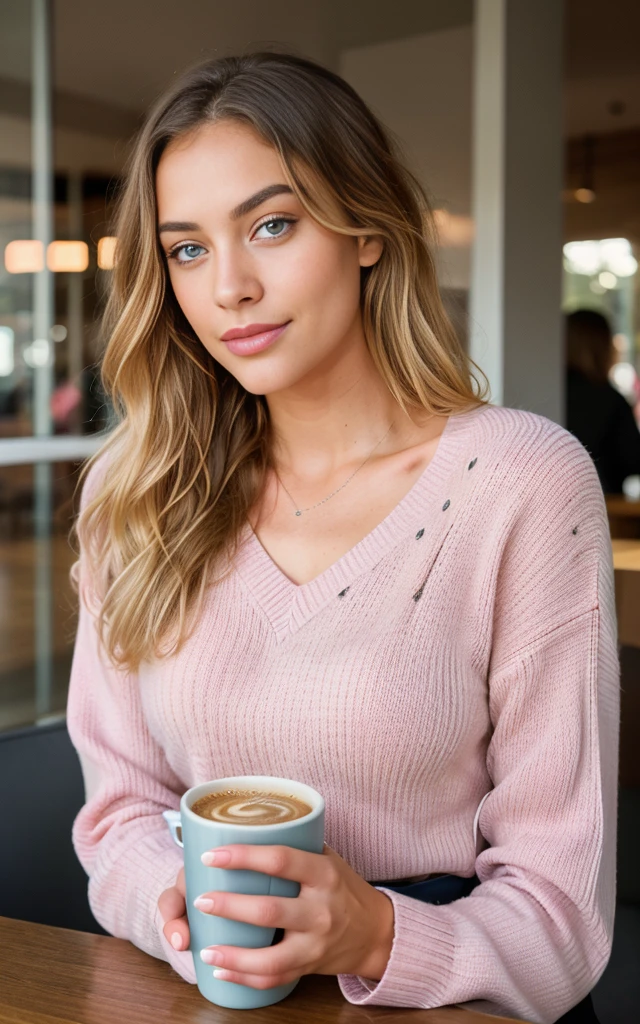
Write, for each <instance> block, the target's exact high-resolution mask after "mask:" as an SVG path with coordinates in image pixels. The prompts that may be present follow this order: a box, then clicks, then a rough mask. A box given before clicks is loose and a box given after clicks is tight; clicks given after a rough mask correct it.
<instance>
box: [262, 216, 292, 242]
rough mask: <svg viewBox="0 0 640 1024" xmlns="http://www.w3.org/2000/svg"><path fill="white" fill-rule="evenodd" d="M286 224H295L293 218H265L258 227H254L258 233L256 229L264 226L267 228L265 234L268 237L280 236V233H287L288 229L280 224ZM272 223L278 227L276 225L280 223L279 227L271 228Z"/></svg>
mask: <svg viewBox="0 0 640 1024" xmlns="http://www.w3.org/2000/svg"><path fill="white" fill-rule="evenodd" d="M287 224H295V218H294V217H271V218H270V220H265V221H263V222H262V224H260V225H259V226H258V228H257V229H256V234H257V233H258V231H262V228H266V229H267V236H268V237H269V238H280V237H281V236H282V235H286V234H288V233H289V230H290V229H288V228H283V227H282V225H287ZM274 225H275V226H276V227H278V225H280V229H279V230H277V231H274V230H272V229H273V227H274ZM263 237H264V236H263Z"/></svg>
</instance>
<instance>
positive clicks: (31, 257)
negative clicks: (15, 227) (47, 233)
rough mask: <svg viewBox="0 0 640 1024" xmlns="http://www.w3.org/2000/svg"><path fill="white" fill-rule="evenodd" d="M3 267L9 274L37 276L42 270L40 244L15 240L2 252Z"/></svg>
mask: <svg viewBox="0 0 640 1024" xmlns="http://www.w3.org/2000/svg"><path fill="white" fill-rule="evenodd" d="M4 265H5V267H6V269H7V270H8V272H9V273H10V274H37V273H38V272H39V271H40V270H44V250H43V246H42V242H38V241H37V240H36V241H33V240H30V241H27V240H26V239H25V240H22V239H20V240H16V241H15V242H9V244H8V246H7V248H6V249H5V250H4Z"/></svg>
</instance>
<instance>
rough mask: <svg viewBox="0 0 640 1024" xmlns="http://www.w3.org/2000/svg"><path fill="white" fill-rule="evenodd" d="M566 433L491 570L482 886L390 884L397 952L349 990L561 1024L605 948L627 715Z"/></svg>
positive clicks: (580, 481)
mask: <svg viewBox="0 0 640 1024" xmlns="http://www.w3.org/2000/svg"><path fill="white" fill-rule="evenodd" d="M561 442H562V443H561V444H559V445H556V446H555V448H554V447H551V448H550V449H549V450H548V451H546V452H544V453H543V455H544V457H543V458H540V459H539V460H536V459H533V464H532V465H531V466H530V468H529V469H528V470H527V472H528V473H530V474H531V481H530V485H529V486H528V487H527V488H526V489H525V490H524V491H523V492H522V493H521V495H520V497H519V498H518V499H517V501H516V504H517V505H519V511H518V512H517V514H516V515H515V516H514V519H513V522H512V525H511V528H510V531H509V536H508V539H507V540H506V543H505V544H504V545H503V547H502V550H501V552H500V556H499V559H498V564H497V565H496V567H495V583H494V584H493V588H494V594H495V601H494V604H493V609H492V613H491V614H492V618H491V622H490V623H489V625H488V627H487V629H488V631H489V632H490V634H491V656H490V664H489V671H488V682H489V690H490V712H491V718H492V723H493V728H494V731H493V736H492V739H491V743H490V746H489V749H488V755H487V763H488V768H489V772H490V775H491V778H492V781H493V785H494V788H493V790H492V791H491V793H490V795H489V796H488V797H487V799H486V800H485V802H484V805H483V807H482V811H481V815H480V829H481V832H482V834H483V835H484V837H485V838H486V840H487V841H488V843H489V844H490V846H489V848H488V849H486V850H484V851H483V852H482V853H480V855H479V856H478V858H477V861H476V871H477V874H478V876H479V878H480V881H481V885H480V886H478V887H477V888H476V889H475V890H474V892H473V893H472V894H471V896H469V897H468V898H466V899H462V900H458V901H456V902H455V903H452V904H449V905H447V906H432V905H429V904H425V903H421V902H419V901H417V900H413V899H410V898H409V897H407V896H403V895H400V894H398V893H394V892H392V891H390V890H383V891H385V892H387V895H388V896H389V897H390V899H391V900H392V902H393V904H394V911H395V935H394V944H393V948H392V952H391V956H390V959H389V962H388V964H387V969H386V971H385V973H384V975H383V977H382V979H381V980H380V982H379V983H378V984H377V985H375V986H374V985H373V984H372V983H368V984H367V982H366V980H365V979H361V978H359V977H356V976H350V975H341V976H339V981H340V985H341V988H342V991H343V993H344V995H345V996H346V998H347V999H348V1000H349V1001H350V1002H353V1003H361V1004H368V1003H371V1004H382V1005H395V1006H412V1007H425V1008H428V1007H435V1006H441V1005H445V1004H449V1003H467V1002H470V1003H473V1005H474V1006H476V1007H477V1008H478V1009H483V1010H485V1012H495V1013H502V1014H504V1013H508V1014H511V1015H514V1016H518V1017H523V1018H525V1019H526V1020H531V1021H534V1022H538V1024H551V1022H553V1021H555V1020H557V1019H558V1017H559V1016H561V1015H562V1014H563V1013H564V1012H566V1011H567V1010H568V1009H569V1008H570V1007H571V1006H573V1005H575V1004H576V1003H577V1002H579V1001H580V999H582V998H583V997H584V995H585V994H586V993H587V992H589V991H590V989H591V988H592V987H593V985H594V984H595V982H596V981H597V979H598V978H599V976H600V974H601V973H602V971H603V970H604V967H605V965H606V963H607V960H608V958H609V955H610V949H611V935H612V928H613V915H614V902H615V845H616V792H617V751H618V714H619V665H618V656H617V646H616V621H615V605H614V594H613V567H612V554H611V544H610V539H609V533H608V524H607V519H606V512H605V508H604V501H603V497H602V491H601V488H600V484H599V481H598V478H597V475H596V472H595V469H594V467H593V464H592V462H591V459H590V458H589V456H588V454H587V453H586V451H585V450H584V449H583V448H582V446H581V445H579V443H578V442H577V441H575V439H573V438H571V436H570V435H568V434H565V433H563V434H562V435H561ZM517 487H518V482H517V480H516V479H515V469H514V488H515V489H517ZM514 500H515V499H514V497H513V494H512V495H510V496H509V497H508V499H507V501H510V502H512V501H514Z"/></svg>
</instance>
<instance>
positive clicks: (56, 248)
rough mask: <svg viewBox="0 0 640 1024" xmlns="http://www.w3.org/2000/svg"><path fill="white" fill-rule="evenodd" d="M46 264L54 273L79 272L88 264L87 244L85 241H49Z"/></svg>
mask: <svg viewBox="0 0 640 1024" xmlns="http://www.w3.org/2000/svg"><path fill="white" fill-rule="evenodd" d="M47 266H48V268H49V270H53V271H55V272H56V273H71V274H81V273H82V271H83V270H86V269H87V267H88V266H89V246H88V245H87V243H86V242H51V243H50V245H48V246H47Z"/></svg>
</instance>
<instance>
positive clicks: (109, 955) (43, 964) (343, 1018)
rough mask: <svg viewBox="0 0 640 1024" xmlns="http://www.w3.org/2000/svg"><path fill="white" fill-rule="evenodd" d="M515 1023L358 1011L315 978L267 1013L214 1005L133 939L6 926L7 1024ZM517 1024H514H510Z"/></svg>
mask: <svg viewBox="0 0 640 1024" xmlns="http://www.w3.org/2000/svg"><path fill="white" fill-rule="evenodd" d="M377 1020H379V1021H380V1022H381V1024H382V1022H384V1024H496V1022H497V1021H500V1024H510V1022H509V1019H508V1018H506V1017H499V1018H497V1017H493V1016H487V1015H486V1014H484V1013H475V1012H473V1011H471V1010H465V1009H463V1008H461V1007H455V1006H452V1007H444V1008H442V1009H437V1010H412V1009H406V1008H402V1009H395V1008H394V1007H391V1006H353V1005H352V1004H351V1003H349V1002H347V1001H346V999H345V998H344V996H343V995H342V993H341V991H340V989H339V987H338V983H337V981H336V979H335V978H333V977H330V976H328V975H320V974H311V975H307V976H306V977H304V978H302V979H301V981H300V982H299V983H298V985H297V987H296V988H295V989H294V990H293V992H292V993H291V995H290V996H287V998H286V999H284V1000H282V1002H280V1003H274V1005H273V1006H266V1007H264V1009H260V1010H250V1011H247V1010H227V1009H224V1008H223V1007H220V1006H214V1005H213V1004H212V1003H209V1002H208V1001H207V1000H206V999H204V998H203V996H201V995H200V993H199V992H198V989H197V987H196V986H195V985H188V984H187V983H186V982H184V981H183V980H182V978H180V977H179V976H178V975H177V974H176V973H175V971H173V970H172V968H171V967H169V965H168V964H167V963H164V961H162V960H155V959H154V958H153V957H150V956H147V954H146V953H142V952H141V951H140V950H139V949H136V947H135V946H132V945H131V943H129V942H126V941H125V940H124V939H112V938H110V937H107V936H104V935H89V934H87V933H86V932H75V931H68V930H67V929H66V928H50V927H49V926H47V925H41V924H31V923H29V922H27V921H12V920H10V919H9V918H7V917H0V1024H162V1022H164V1021H166V1022H169V1021H170V1022H171V1024H231V1022H236V1024H239V1022H244V1024H249V1022H251V1024H336V1022H337V1024H371V1022H375V1021H377ZM511 1024H514V1022H513V1021H511Z"/></svg>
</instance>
